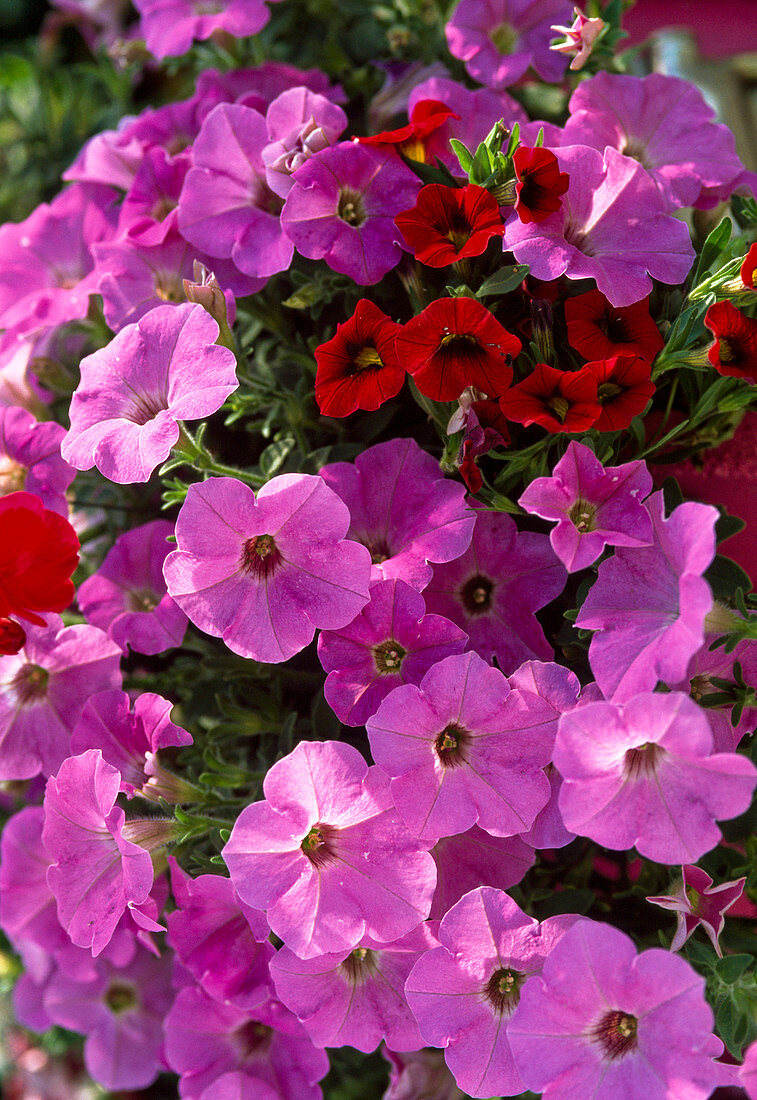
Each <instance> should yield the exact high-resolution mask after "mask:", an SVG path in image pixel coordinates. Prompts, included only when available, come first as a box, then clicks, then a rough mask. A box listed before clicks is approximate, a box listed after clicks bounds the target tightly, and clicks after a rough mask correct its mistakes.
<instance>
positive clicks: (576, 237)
mask: <svg viewBox="0 0 757 1100" xmlns="http://www.w3.org/2000/svg"><path fill="white" fill-rule="evenodd" d="M555 154H556V156H557V160H558V163H559V165H560V168H561V169H562V170H563V171H566V172H567V173H568V174H569V176H570V179H571V185H570V187H569V188H568V190H567V192H566V193H565V194H564V195H563V197H562V207H561V209H560V210H559V211H557V212H556V213H554V214H550V215H549V217H547V218H545V219H544V221H541V222H530V223H528V224H524V223H523V222H521V221H520V220H519V219H518V218H515V219H511V220H510V221H509V222H508V224H507V225H506V226H505V249H506V250H507V251H510V252H512V253H513V254H514V255H515V258H516V260H517V261H518V263H525V264H528V265H529V266H530V269H531V274H532V275H533V276H534V277H535V278H537V279H545V280H549V279H556V278H558V277H559V276H560V275H566V276H567V277H568V278H569V279H594V280H595V281H596V284H597V287H598V289H599V290H601V291H602V293H603V294H604V295H605V297H606V298H607V299H608V301H609V302H611V303H612V305H614V306H627V305H631V304H632V303H633V302H638V301H640V300H641V299H642V298H646V297H647V296H648V294H649V292H650V290H651V289H652V279H659V280H660V282H663V283H681V282H683V280H684V279H685V278H686V275H687V274H688V271H689V268H690V267H691V264H692V261H693V259H694V250H693V248H692V245H691V240H690V238H689V231H688V228H687V226H686V225H685V224H684V223H683V222H681V221H678V220H677V219H676V218H673V217H671V215H670V214H669V213H667V211H666V208H665V206H664V203H663V200H662V199H661V198H660V195H659V193H658V191H657V188H656V187H655V185H654V183H653V182H652V180H651V179H649V177H648V176H647V173H646V172H645V171H644V169H643V168H642V167H641V165H640V164H639V163H638V162H637V161H635V160H632V159H631V158H630V157H624V156H623V155H622V154H620V153H619V152H618V151H617V150H616V149H613V148H612V147H608V148H607V149H606V150H605V152H604V157H603V156H602V154H601V153H600V152H598V151H597V150H596V149H590V148H589V147H588V146H586V145H566V146H561V147H560V148H558V149H556V150H555Z"/></svg>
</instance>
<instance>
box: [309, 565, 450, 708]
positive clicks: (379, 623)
mask: <svg viewBox="0 0 757 1100" xmlns="http://www.w3.org/2000/svg"><path fill="white" fill-rule="evenodd" d="M467 641H468V639H467V637H466V635H465V634H464V633H463V631H462V630H460V628H459V627H457V626H455V624H454V623H451V622H449V620H448V619H443V618H442V616H441V615H427V614H426V607H425V604H424V602H423V597H422V596H421V595H420V593H419V592H416V591H415V589H413V588H411V587H410V586H409V585H408V584H405V582H404V581H401V580H397V579H394V580H387V581H378V582H376V583H374V584H373V586H372V587H371V590H370V602H369V603H368V604H366V606H365V607H364V608H363V610H362V611H361V612H360V614H359V615H358V617H357V618H356V619H354V620H353V621H352V622H351V623H349V624H348V625H347V626H344V627H342V629H341V630H339V631H329V630H324V631H322V632H321V636H320V638H319V639H318V658H319V660H320V662H321V664H322V665H323V667H324V669H325V670H326V672H328V676H327V677H326V683H325V685H324V694H325V696H326V701H327V703H328V704H329V706H330V707H331V709H332V710H333V711H334V713H335V714H336V716H337V718H338V719H339V721H340V722H344V723H345V724H346V725H348V726H362V725H364V724H365V722H366V720H367V719H368V718H370V717H371V715H372V714H375V713H376V710H377V708H378V705H379V703H380V702H381V700H382V699H383V698H384V697H385V696H386V695H388V694H389V692H390V691H391V690H392V689H393V688H395V687H398V686H399V685H400V684H408V683H410V684H418V683H420V681H421V679H422V678H423V676H424V674H425V673H426V672H428V670H429V669H430V668H431V666H432V665H433V664H435V663H436V662H437V661H440V660H442V658H444V657H449V656H451V655H452V654H453V653H462V652H463V650H464V649H465V646H466V643H467Z"/></svg>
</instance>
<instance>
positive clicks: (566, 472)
mask: <svg viewBox="0 0 757 1100" xmlns="http://www.w3.org/2000/svg"><path fill="white" fill-rule="evenodd" d="M651 489H652V475H651V474H650V473H649V471H648V470H647V467H646V464H645V463H644V462H626V463H624V464H623V465H622V466H607V467H603V466H602V463H601V462H600V461H599V459H598V458H597V456H596V455H595V454H594V452H593V451H592V450H591V449H590V448H589V447H586V446H585V445H584V444H583V443H578V442H576V440H571V442H570V443H569V444H568V449H567V451H566V452H565V454H564V455H563V457H562V458H561V459H560V461H559V462H558V463H557V464H556V465H555V467H554V470H553V472H552V476H551V477H538V478H535V479H534V480H533V481H532V482H531V484H530V485H528V486H527V487H526V491H525V492H524V493H522V494H521V496H520V498H519V500H518V504H519V505H520V506H521V508H525V510H526V511H527V512H530V513H531V514H532V515H537V516H541V517H542V519H548V520H553V521H554V520H557V526H556V527H554V528H553V529H552V531H551V532H550V536H549V541H550V542H551V544H552V549H553V550H554V552H555V553H556V554H557V556H558V558H559V559H560V561H561V562H562V563H563V564H564V565H565V568H566V569H567V570H568V572H569V573H574V572H575V571H576V570H578V569H584V568H585V567H586V566H587V565H591V564H592V562H594V561H596V560H597V558H598V557H599V555H600V554H601V553H602V551H603V549H604V548H605V546H607V545H610V546H649V545H650V544H651V542H652V521H651V519H650V518H649V513H648V512H647V510H646V509H645V508H644V507H643V506H642V501H643V499H644V498H645V497H646V496H648V495H649V493H650V492H651Z"/></svg>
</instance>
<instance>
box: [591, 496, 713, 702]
mask: <svg viewBox="0 0 757 1100" xmlns="http://www.w3.org/2000/svg"><path fill="white" fill-rule="evenodd" d="M645 507H646V508H647V510H648V512H649V514H650V518H651V520H652V532H653V542H652V545H651V546H648V547H646V546H641V547H627V548H626V547H619V548H618V549H617V550H616V551H615V554H614V555H613V557H612V558H609V559H608V560H607V561H605V562H602V564H601V565H600V567H599V575H598V578H597V581H596V583H595V584H594V586H593V587H592V589H591V590H590V592H589V595H588V596H587V597H586V599H585V601H584V603H583V605H582V606H581V609H580V611H579V613H578V618H577V619H576V625H577V626H579V627H581V628H582V629H584V630H587V629H588V630H594V631H596V633H595V634H594V637H593V638H592V640H591V645H590V647H589V661H590V663H591V668H592V672H593V673H594V676H595V677H596V680H597V683H598V684H599V686H600V688H601V689H602V692H603V693H604V695H605V697H606V698H608V699H609V698H611V697H612V698H614V699H615V701H616V702H622V701H623V700H624V699H627V698H629V696H631V695H635V694H636V693H637V692H639V691H651V690H652V689H653V688H654V686H655V684H656V683H657V681H658V680H662V681H663V682H664V683H669V684H673V683H678V682H680V681H681V680H682V679H683V678H684V677H685V675H686V670H687V668H688V664H689V660H690V659H691V657H692V656H693V655H694V653H696V651H697V650H698V649H699V647H700V646H701V645H702V642H703V641H704V619H705V615H706V614H707V613H708V611H709V610H710V608H711V607H712V592H711V590H710V586H709V585H708V583H707V581H706V580H705V579H704V577H703V576H702V574H703V573H704V571H705V570H706V569H707V567H708V566H709V564H710V562H711V561H712V559H713V557H714V555H715V521H716V519H717V511H716V509H714V508H712V507H710V506H709V505H707V504H697V503H695V502H693V501H692V502H685V503H684V504H679V506H678V507H677V508H676V509H675V510H674V511H673V512H672V514H671V515H670V516H669V517H667V518H666V517H665V506H664V501H663V496H662V493H661V492H658V493H653V494H652V495H651V496H650V497H649V498H648V500H647V501H646V502H645Z"/></svg>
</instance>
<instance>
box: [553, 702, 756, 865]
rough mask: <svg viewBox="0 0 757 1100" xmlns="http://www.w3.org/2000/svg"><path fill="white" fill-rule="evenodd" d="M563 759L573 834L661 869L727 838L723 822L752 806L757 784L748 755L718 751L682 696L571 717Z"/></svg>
mask: <svg viewBox="0 0 757 1100" xmlns="http://www.w3.org/2000/svg"><path fill="white" fill-rule="evenodd" d="M554 762H555V767H556V768H557V769H558V771H559V772H560V774H561V775H562V777H563V785H562V788H561V790H560V813H561V814H562V817H563V820H564V821H565V825H566V827H567V828H568V829H570V830H571V831H572V832H574V833H578V834H580V835H581V836H588V837H591V839H592V840H596V842H597V843H598V844H602V845H604V847H606V848H613V849H615V850H617V851H621V850H623V849H625V848H631V847H634V846H635V847H636V848H637V849H638V850H639V852H640V853H641V854H642V855H644V856H647V857H648V858H649V859H653V860H656V861H657V862H658V863H671V864H672V863H693V862H695V861H696V860H697V859H699V857H700V856H702V855H704V854H705V852H709V851H710V849H711V848H713V847H714V846H715V845H716V844H717V843H718V841H719V840H720V836H721V834H720V830H719V829H718V827H717V825H716V824H715V822H716V821H717V820H721V819H726V818H731V817H736V816H737V815H738V814H740V813H742V812H743V811H744V810H746V809H747V807H748V806H749V803H750V801H751V797H752V793H753V791H754V788H755V783H756V782H757V770H756V769H755V767H754V765H753V764H752V763H751V762H750V761H749V760H748V759H747V758H746V757H745V756H741V755H739V754H738V753H727V752H724V753H713V752H712V733H711V732H710V727H709V724H708V722H707V718H706V717H705V715H704V713H703V711H702V709H701V708H700V707H698V706H697V704H696V703H695V702H694V701H693V700H692V699H690V698H689V697H688V695H682V694H680V693H679V692H670V693H668V694H653V693H651V692H650V693H648V694H642V695H635V696H634V697H633V698H631V699H629V700H628V701H627V702H626V703H625V704H624V705H622V706H620V705H616V704H613V703H603V702H596V703H588V704H587V705H586V706H582V707H578V708H577V709H576V710H573V711H570V712H569V713H567V714H564V715H563V716H562V718H561V719H560V725H559V729H558V733H557V740H556V741H555V749H554Z"/></svg>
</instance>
